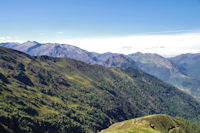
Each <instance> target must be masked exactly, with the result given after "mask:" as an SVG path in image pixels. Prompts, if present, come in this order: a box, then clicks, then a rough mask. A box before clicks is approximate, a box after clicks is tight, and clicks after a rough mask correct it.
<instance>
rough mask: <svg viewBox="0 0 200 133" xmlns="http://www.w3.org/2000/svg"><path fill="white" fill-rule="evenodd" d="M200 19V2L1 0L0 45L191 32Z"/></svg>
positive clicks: (173, 0) (153, 0)
mask: <svg viewBox="0 0 200 133" xmlns="http://www.w3.org/2000/svg"><path fill="white" fill-rule="evenodd" d="M199 16H200V0H1V2H0V19H1V22H0V39H1V40H0V41H9V40H11V41H15V40H21V41H26V40H35V41H41V42H60V41H61V40H63V41H64V43H67V40H69V42H72V40H73V41H76V39H80V38H82V39H85V38H87V39H88V38H98V37H100V38H101V39H102V38H103V37H105V38H108V37H121V36H123V37H124V36H133V35H140V34H148V35H149V34H155V33H156V34H175V33H176V34H177V33H180V32H181V33H185V32H192V33H193V32H199V30H200V17H199ZM82 47H84V46H82Z"/></svg>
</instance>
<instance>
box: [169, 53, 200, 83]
mask: <svg viewBox="0 0 200 133" xmlns="http://www.w3.org/2000/svg"><path fill="white" fill-rule="evenodd" d="M169 60H171V61H172V62H173V63H174V64H176V65H177V66H178V67H179V69H180V70H181V72H182V73H184V74H185V75H188V76H191V77H194V78H196V79H198V80H200V53H198V54H182V55H179V56H176V57H173V58H169Z"/></svg>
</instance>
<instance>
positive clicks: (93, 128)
mask: <svg viewBox="0 0 200 133" xmlns="http://www.w3.org/2000/svg"><path fill="white" fill-rule="evenodd" d="M0 99H1V100H0V129H1V132H97V131H99V130H102V129H104V128H107V127H108V126H109V125H111V124H112V123H114V122H117V121H122V120H126V119H130V118H135V117H139V116H143V115H148V114H154V113H165V114H169V115H172V116H181V117H184V118H187V119H198V116H199V114H200V112H199V110H200V105H199V103H198V102H196V101H195V100H194V99H193V98H192V97H190V96H189V95H186V94H184V93H182V92H181V91H179V90H178V89H176V88H175V87H173V86H171V85H169V84H166V83H164V82H162V81H160V80H158V79H157V78H155V77H153V76H150V75H148V74H146V73H143V72H140V71H138V70H135V69H131V68H128V69H123V70H121V69H118V68H112V67H111V68H106V67H103V66H100V65H88V64H86V63H83V62H80V61H75V60H72V59H68V58H53V57H48V56H39V57H32V56H29V55H27V54H24V53H21V52H18V51H14V50H11V49H7V48H3V47H0Z"/></svg>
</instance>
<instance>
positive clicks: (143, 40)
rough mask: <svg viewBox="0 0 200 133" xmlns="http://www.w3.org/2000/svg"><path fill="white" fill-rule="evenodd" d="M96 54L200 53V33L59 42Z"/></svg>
mask: <svg viewBox="0 0 200 133" xmlns="http://www.w3.org/2000/svg"><path fill="white" fill-rule="evenodd" d="M59 42H60V43H68V44H72V45H76V46H78V47H81V48H83V49H86V50H89V51H94V52H99V53H103V52H116V53H124V54H130V53H135V52H138V51H139V52H144V53H157V54H160V55H163V56H174V55H178V54H182V53H200V32H194V33H190V32H185V33H182V32H181V33H173V34H172V33H171V34H146V35H132V36H124V37H102V38H88V39H74V40H59Z"/></svg>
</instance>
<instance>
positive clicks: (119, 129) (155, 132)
mask: <svg viewBox="0 0 200 133" xmlns="http://www.w3.org/2000/svg"><path fill="white" fill-rule="evenodd" d="M198 131H199V130H198ZM198 131H197V130H194V129H192V128H191V127H189V126H188V125H187V124H185V123H183V122H181V121H180V120H177V119H175V118H172V117H170V116H168V115H160V114H159V115H149V116H145V117H141V118H136V119H131V120H127V121H123V122H118V123H115V124H113V125H111V126H110V127H109V128H107V129H105V130H102V131H101V132H100V133H197V132H198Z"/></svg>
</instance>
